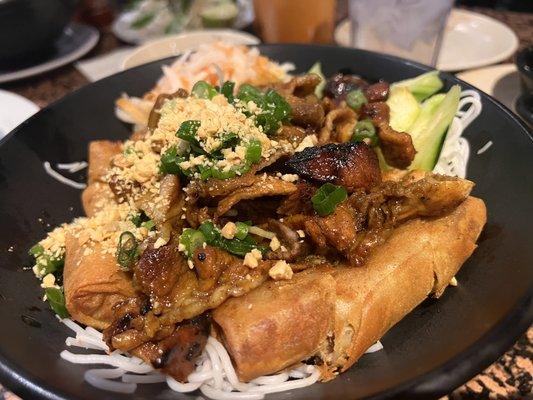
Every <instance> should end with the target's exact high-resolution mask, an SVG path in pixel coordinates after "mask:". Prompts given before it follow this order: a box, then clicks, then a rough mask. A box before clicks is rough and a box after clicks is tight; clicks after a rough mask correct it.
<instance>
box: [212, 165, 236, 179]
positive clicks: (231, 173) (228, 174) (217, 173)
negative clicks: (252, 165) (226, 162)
mask: <svg viewBox="0 0 533 400" xmlns="http://www.w3.org/2000/svg"><path fill="white" fill-rule="evenodd" d="M236 176H237V173H236V172H235V170H233V169H229V170H227V171H223V170H220V169H218V168H215V167H213V168H211V177H212V178H215V179H220V180H224V179H230V178H235V177H236Z"/></svg>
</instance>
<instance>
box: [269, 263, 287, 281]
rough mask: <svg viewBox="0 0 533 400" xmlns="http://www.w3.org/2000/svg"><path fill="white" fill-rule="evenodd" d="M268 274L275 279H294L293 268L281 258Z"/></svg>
mask: <svg viewBox="0 0 533 400" xmlns="http://www.w3.org/2000/svg"><path fill="white" fill-rule="evenodd" d="M268 275H270V277H271V278H272V279H274V280H275V281H279V280H288V279H292V276H293V272H292V268H291V267H290V265H289V264H287V262H286V261H285V260H279V261H278V262H277V263H276V264H274V266H273V267H272V268H270V270H269V271H268Z"/></svg>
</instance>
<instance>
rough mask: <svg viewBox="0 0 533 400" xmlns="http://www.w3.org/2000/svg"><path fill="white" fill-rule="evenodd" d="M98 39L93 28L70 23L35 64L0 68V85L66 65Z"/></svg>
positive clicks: (84, 52) (98, 35) (82, 53)
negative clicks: (50, 49) (46, 53)
mask: <svg viewBox="0 0 533 400" xmlns="http://www.w3.org/2000/svg"><path fill="white" fill-rule="evenodd" d="M99 37H100V33H98V30H96V29H95V28H93V27H91V26H87V25H82V24H77V23H71V24H69V25H67V27H66V28H65V30H64V31H63V33H62V34H61V36H60V37H59V39H57V40H56V41H55V43H54V49H53V50H52V51H51V52H50V54H48V55H47V56H46V57H45V58H43V59H42V60H40V61H39V62H37V63H36V64H31V65H24V66H23V67H21V66H18V67H12V68H0V83H3V82H9V81H15V80H17V79H23V78H28V77H30V76H34V75H38V74H42V73H43V72H47V71H51V70H53V69H56V68H59V67H62V66H63V65H67V64H69V63H71V62H72V61H74V60H77V59H78V58H81V57H83V56H84V55H85V54H87V53H88V52H89V51H90V50H91V49H92V48H93V47H94V46H95V45H96V43H98V38H99Z"/></svg>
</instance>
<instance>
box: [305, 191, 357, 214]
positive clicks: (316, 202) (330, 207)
mask: <svg viewBox="0 0 533 400" xmlns="http://www.w3.org/2000/svg"><path fill="white" fill-rule="evenodd" d="M347 197H348V193H347V192H346V189H345V188H343V187H342V186H336V185H332V184H331V183H325V184H323V185H322V186H321V187H320V188H319V189H318V190H317V191H316V193H315V194H314V196H313V197H311V202H312V203H313V208H314V209H315V211H316V212H317V213H318V214H319V215H320V216H326V215H329V214H331V213H332V212H333V211H335V207H337V204H339V203H341V202H342V201H344V200H346V198H347Z"/></svg>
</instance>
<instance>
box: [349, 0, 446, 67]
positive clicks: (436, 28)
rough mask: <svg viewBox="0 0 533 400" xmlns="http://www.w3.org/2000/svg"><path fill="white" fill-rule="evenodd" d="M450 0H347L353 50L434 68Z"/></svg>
mask: <svg viewBox="0 0 533 400" xmlns="http://www.w3.org/2000/svg"><path fill="white" fill-rule="evenodd" d="M452 6H453V0H350V3H349V13H350V20H351V25H352V30H351V44H352V46H354V47H357V48H361V49H366V50H373V51H377V52H380V53H387V54H392V55H395V56H399V57H403V58H407V59H409V60H413V61H418V62H421V63H423V64H427V65H431V66H435V65H436V63H437V58H438V56H439V51H440V45H441V42H442V36H443V34H444V28H445V26H446V19H447V18H448V14H449V13H450V11H451V9H452Z"/></svg>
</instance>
